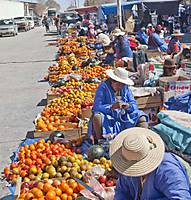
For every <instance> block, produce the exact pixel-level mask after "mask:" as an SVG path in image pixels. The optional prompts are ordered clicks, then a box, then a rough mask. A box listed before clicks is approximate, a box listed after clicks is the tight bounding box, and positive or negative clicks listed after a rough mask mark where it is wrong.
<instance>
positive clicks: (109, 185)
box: [106, 180, 114, 187]
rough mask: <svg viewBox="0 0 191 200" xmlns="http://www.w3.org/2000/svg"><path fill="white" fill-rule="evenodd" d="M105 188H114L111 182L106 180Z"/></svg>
mask: <svg viewBox="0 0 191 200" xmlns="http://www.w3.org/2000/svg"><path fill="white" fill-rule="evenodd" d="M106 186H107V187H112V186H114V182H113V180H108V181H106Z"/></svg>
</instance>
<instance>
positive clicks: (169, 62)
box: [163, 58, 175, 68]
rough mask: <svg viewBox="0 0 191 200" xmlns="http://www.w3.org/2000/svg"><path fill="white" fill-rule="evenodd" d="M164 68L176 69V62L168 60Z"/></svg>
mask: <svg viewBox="0 0 191 200" xmlns="http://www.w3.org/2000/svg"><path fill="white" fill-rule="evenodd" d="M163 68H175V61H174V60H173V59H171V58H166V59H165V61H164V67H163Z"/></svg>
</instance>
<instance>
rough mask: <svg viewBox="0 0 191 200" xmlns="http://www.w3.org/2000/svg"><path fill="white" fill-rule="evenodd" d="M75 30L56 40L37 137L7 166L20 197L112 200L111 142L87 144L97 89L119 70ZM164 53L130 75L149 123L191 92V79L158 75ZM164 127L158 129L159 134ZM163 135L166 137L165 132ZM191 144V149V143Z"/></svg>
mask: <svg viewBox="0 0 191 200" xmlns="http://www.w3.org/2000/svg"><path fill="white" fill-rule="evenodd" d="M128 5H129V4H128ZM72 34H73V32H71V33H70V34H69V36H68V37H66V38H60V39H59V40H58V41H57V45H58V53H57V63H55V64H53V65H52V66H49V67H48V75H47V76H46V77H45V79H46V80H47V81H48V82H49V85H50V89H49V90H48V91H47V105H46V106H45V107H44V108H43V109H42V111H41V112H40V113H39V115H38V116H37V117H36V119H35V121H34V125H35V126H34V135H33V136H34V139H26V140H25V141H24V142H23V143H21V145H20V146H19V148H18V149H17V151H16V152H14V157H13V158H12V163H11V164H10V166H8V167H5V169H4V176H5V178H6V180H7V181H8V182H9V183H10V190H11V191H12V192H13V193H14V192H15V199H18V200H23V199H35V198H38V199H39V200H40V199H46V200H53V199H54V200H55V199H56V200H60V199H62V200H65V199H67V200H70V199H71V200H72V199H80V198H81V197H82V196H83V197H85V198H87V199H95V197H98V198H99V199H106V198H107V199H108V198H110V199H113V196H114V188H115V185H116V179H117V177H116V176H115V175H114V174H113V170H112V163H111V160H110V158H109V156H108V150H109V145H110V140H106V141H102V143H100V144H99V145H90V146H88V150H86V152H85V153H84V149H83V145H84V141H87V129H88V123H89V120H90V118H91V115H92V106H93V102H94V97H95V94H96V89H97V88H98V87H99V85H100V83H102V82H103V81H104V80H106V79H107V78H108V76H107V74H106V70H108V69H115V68H116V64H117V63H116V62H115V63H114V65H104V64H103V63H102V62H101V60H100V59H99V55H98V54H97V52H98V50H96V48H95V40H92V39H91V40H89V39H88V38H87V37H70V36H71V35H72ZM157 55H158V54H157ZM159 57H160V62H159V58H158V59H157V58H153V55H151V57H150V59H149V62H148V63H145V64H140V65H139V66H138V70H137V72H135V73H132V74H131V78H132V79H133V80H134V81H135V83H136V84H135V87H132V88H131V90H132V93H133V95H134V97H135V99H136V101H137V105H138V107H139V109H141V110H143V111H144V112H145V113H146V114H147V116H148V117H149V121H148V123H149V126H150V127H153V126H154V125H156V124H158V117H157V115H158V113H159V112H160V110H162V107H163V103H164V102H166V101H168V99H169V97H172V96H175V95H177V94H185V93H186V92H189V91H191V87H190V78H185V77H178V78H175V77H173V78H172V77H170V78H161V79H159V77H160V75H161V74H162V73H163V72H162V63H163V62H164V58H163V57H162V58H161V55H159ZM158 80H159V84H158V85H157V84H155V83H157V81H158ZM146 85H149V87H145V86H146ZM161 91H162V92H161ZM167 96H168V98H166V97H167ZM161 116H163V117H164V115H162V114H159V119H160V120H161V121H162V119H163V117H161ZM184 119H185V116H184ZM173 120H174V119H173ZM173 122H174V121H173ZM162 123H163V121H162ZM186 125H187V124H186ZM160 128H161V126H160V125H157V126H155V127H154V129H155V130H156V132H157V131H158V130H159V129H160ZM178 128H179V130H180V129H181V126H180V127H178ZM189 128H190V127H189ZM159 132H160V131H159ZM183 132H186V133H187V134H190V131H186V130H183ZM160 133H162V132H160ZM162 134H163V135H162V136H163V137H164V138H165V136H164V135H165V132H164V131H163V133H162ZM186 142H187V143H186V144H187V146H188V147H189V148H190V146H189V145H190V142H189V141H188V140H186ZM173 145H174V146H175V144H174V143H173ZM184 150H185V149H184ZM186 153H190V149H188V151H186ZM86 183H88V184H89V185H88V186H87V185H86Z"/></svg>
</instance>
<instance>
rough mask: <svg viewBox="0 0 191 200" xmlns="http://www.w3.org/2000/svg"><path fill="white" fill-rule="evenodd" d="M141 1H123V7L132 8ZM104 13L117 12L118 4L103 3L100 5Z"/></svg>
mask: <svg viewBox="0 0 191 200" xmlns="http://www.w3.org/2000/svg"><path fill="white" fill-rule="evenodd" d="M138 3H141V2H140V0H137V1H129V2H122V9H123V10H127V9H131V8H132V7H133V5H134V4H138ZM100 8H101V9H102V11H103V13H104V15H109V14H111V13H115V14H117V4H116V3H110V4H103V5H101V7H100Z"/></svg>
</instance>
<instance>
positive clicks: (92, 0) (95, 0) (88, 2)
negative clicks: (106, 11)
mask: <svg viewBox="0 0 191 200" xmlns="http://www.w3.org/2000/svg"><path fill="white" fill-rule="evenodd" d="M114 2H116V1H115V0H85V2H84V6H94V5H95V6H99V5H101V4H104V3H114Z"/></svg>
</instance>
